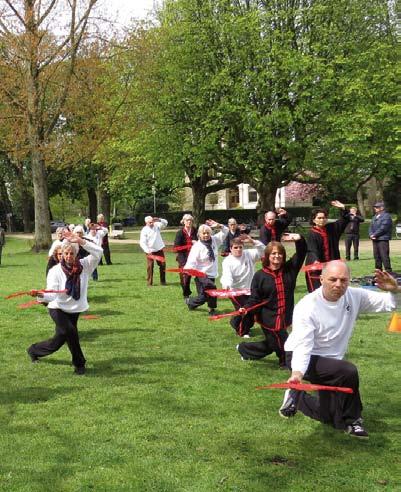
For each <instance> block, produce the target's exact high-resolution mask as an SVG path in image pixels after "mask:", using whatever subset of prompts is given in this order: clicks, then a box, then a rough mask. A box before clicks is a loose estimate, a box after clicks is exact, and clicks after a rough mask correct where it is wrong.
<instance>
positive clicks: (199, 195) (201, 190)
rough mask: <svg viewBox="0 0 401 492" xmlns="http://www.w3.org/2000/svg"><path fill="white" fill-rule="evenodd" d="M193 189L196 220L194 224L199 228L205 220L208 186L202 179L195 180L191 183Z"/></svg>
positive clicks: (193, 210)
mask: <svg viewBox="0 0 401 492" xmlns="http://www.w3.org/2000/svg"><path fill="white" fill-rule="evenodd" d="M191 189H192V215H193V218H194V224H195V226H196V227H199V225H200V224H203V222H204V220H205V200H206V186H205V184H204V183H203V180H202V179H201V178H198V179H195V180H193V181H192V182H191Z"/></svg>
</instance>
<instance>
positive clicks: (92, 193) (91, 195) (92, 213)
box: [86, 187, 97, 222]
mask: <svg viewBox="0 0 401 492" xmlns="http://www.w3.org/2000/svg"><path fill="white" fill-rule="evenodd" d="M86 191H87V193H88V201H89V207H88V208H89V217H90V219H91V221H92V222H96V217H97V195H96V190H95V188H93V187H90V188H87V190H86Z"/></svg>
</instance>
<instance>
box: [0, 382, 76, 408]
mask: <svg viewBox="0 0 401 492" xmlns="http://www.w3.org/2000/svg"><path fill="white" fill-rule="evenodd" d="M70 392H71V388H68V387H62V388H57V389H54V388H53V389H50V388H47V387H43V388H40V387H39V388H38V387H31V386H28V387H26V388H18V389H15V390H14V391H1V392H0V400H1V402H2V403H3V404H5V405H10V404H14V403H26V404H28V403H43V402H46V401H49V400H51V399H53V398H55V397H57V396H59V395H60V394H66V393H70Z"/></svg>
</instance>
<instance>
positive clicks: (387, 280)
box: [375, 270, 398, 293]
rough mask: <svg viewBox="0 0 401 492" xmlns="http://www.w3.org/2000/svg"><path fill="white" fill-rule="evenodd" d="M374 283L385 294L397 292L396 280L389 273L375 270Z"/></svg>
mask: <svg viewBox="0 0 401 492" xmlns="http://www.w3.org/2000/svg"><path fill="white" fill-rule="evenodd" d="M375 281H376V284H377V286H378V287H379V289H381V290H384V291H386V292H393V293H396V292H398V283H397V280H396V279H395V278H394V277H393V276H392V275H390V273H389V272H382V271H381V270H375Z"/></svg>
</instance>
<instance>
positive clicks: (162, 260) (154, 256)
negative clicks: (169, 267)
mask: <svg viewBox="0 0 401 492" xmlns="http://www.w3.org/2000/svg"><path fill="white" fill-rule="evenodd" d="M146 256H147V257H148V258H149V259H150V260H155V261H160V263H166V258H165V257H164V256H157V255H151V254H148V255H146Z"/></svg>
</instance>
